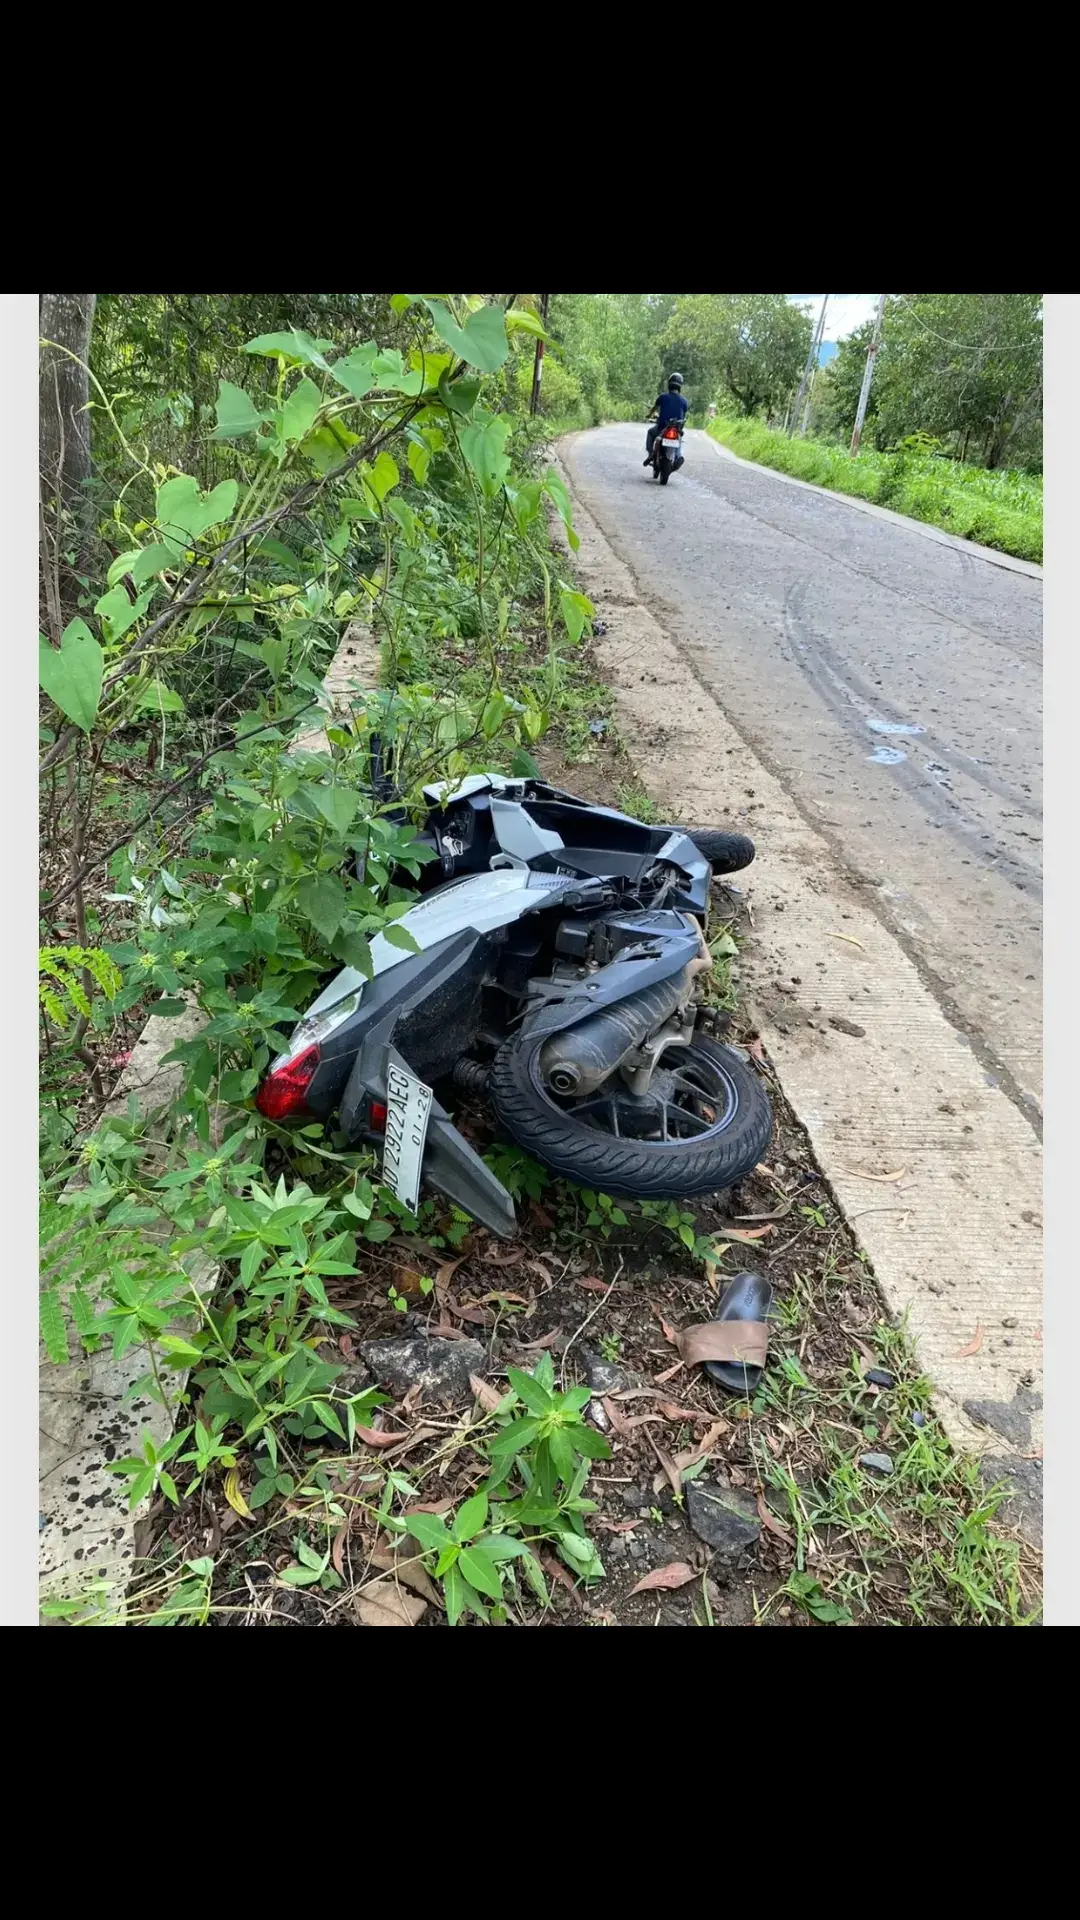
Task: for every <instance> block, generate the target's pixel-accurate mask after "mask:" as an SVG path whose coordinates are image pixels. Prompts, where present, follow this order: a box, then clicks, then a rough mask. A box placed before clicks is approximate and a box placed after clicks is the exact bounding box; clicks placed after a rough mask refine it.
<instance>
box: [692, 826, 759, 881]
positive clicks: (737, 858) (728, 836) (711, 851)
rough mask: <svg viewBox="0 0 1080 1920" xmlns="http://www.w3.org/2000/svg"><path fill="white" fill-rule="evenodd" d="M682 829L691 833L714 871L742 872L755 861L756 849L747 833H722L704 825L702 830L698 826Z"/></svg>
mask: <svg viewBox="0 0 1080 1920" xmlns="http://www.w3.org/2000/svg"><path fill="white" fill-rule="evenodd" d="M682 831H683V832H684V833H686V834H688V835H689V837H690V839H691V840H692V841H693V843H694V845H695V847H696V848H697V850H698V852H699V853H700V854H703V855H704V857H705V859H706V860H707V861H708V863H709V865H710V867H711V868H712V870H713V872H714V873H741V872H742V869H743V868H744V867H748V866H750V865H751V863H752V861H753V858H754V854H755V851H756V849H755V846H754V843H753V841H752V840H751V839H749V838H748V836H747V835H746V834H745V833H721V832H720V831H718V830H714V829H712V828H711V827H702V829H701V831H700V832H699V831H698V830H697V828H696V827H684V828H683V829H682Z"/></svg>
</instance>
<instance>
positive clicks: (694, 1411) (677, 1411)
mask: <svg viewBox="0 0 1080 1920" xmlns="http://www.w3.org/2000/svg"><path fill="white" fill-rule="evenodd" d="M657 1404H658V1406H659V1410H660V1412H661V1413H662V1414H663V1416H664V1419H665V1420H696V1421H699V1422H700V1421H705V1422H708V1421H710V1420H711V1419H712V1417H713V1416H712V1414H711V1413H709V1412H707V1411H706V1409H705V1408H704V1407H680V1405H679V1403H678V1401H677V1400H661V1401H659V1402H658V1403H657Z"/></svg>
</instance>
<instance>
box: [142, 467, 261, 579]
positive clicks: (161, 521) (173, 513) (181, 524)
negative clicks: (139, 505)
mask: <svg viewBox="0 0 1080 1920" xmlns="http://www.w3.org/2000/svg"><path fill="white" fill-rule="evenodd" d="M239 491H240V489H239V485H238V483H237V481H235V480H222V481H221V482H220V483H219V484H218V485H217V486H216V487H215V488H214V490H213V492H212V493H200V492H199V487H198V482H197V481H196V480H193V479H192V476H191V475H190V473H178V474H177V475H176V476H175V478H174V479H172V480H166V482H165V484H164V486H162V487H159V488H158V492H157V505H156V517H157V523H158V526H159V527H160V529H161V534H162V538H163V539H164V541H165V543H166V545H167V547H168V549H169V552H170V553H171V554H172V555H173V557H174V559H179V557H180V556H181V555H182V554H183V552H184V549H185V547H190V546H194V545H195V543H196V542H197V541H198V540H199V539H200V538H201V536H202V535H203V534H204V533H205V532H206V531H207V529H208V528H210V527H216V526H220V524H221V522H222V521H223V520H228V519H230V518H231V516H232V513H233V511H234V509H235V507H236V501H237V495H238V494H239Z"/></svg>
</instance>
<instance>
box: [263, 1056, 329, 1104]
mask: <svg viewBox="0 0 1080 1920" xmlns="http://www.w3.org/2000/svg"><path fill="white" fill-rule="evenodd" d="M321 1057H322V1056H321V1054H320V1053H319V1049H318V1047H305V1048H304V1051H303V1053H298V1054H297V1056H296V1058H295V1060H286V1062H285V1064H284V1066H281V1067H277V1068H275V1070H274V1071H273V1073H268V1074H267V1076H266V1079H265V1080H264V1081H263V1083H262V1086H261V1087H260V1088H259V1091H258V1093H257V1094H256V1095H255V1105H256V1106H257V1107H258V1109H259V1112H260V1113H261V1114H263V1115H264V1117H265V1118H266V1119H267V1120H292V1119H294V1118H295V1117H296V1116H297V1115H298V1114H301V1113H307V1111H308V1104H307V1091H308V1088H309V1087H310V1085H311V1082H312V1081H313V1080H314V1078H315V1074H316V1072H317V1071H318V1066H319V1061H320V1059H321Z"/></svg>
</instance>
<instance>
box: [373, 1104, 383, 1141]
mask: <svg viewBox="0 0 1080 1920" xmlns="http://www.w3.org/2000/svg"><path fill="white" fill-rule="evenodd" d="M371 1124H372V1127H373V1128H374V1130H375V1132H376V1133H385V1132H386V1108H385V1107H384V1105H383V1103H382V1101H381V1100H373V1101H372V1103H371Z"/></svg>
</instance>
